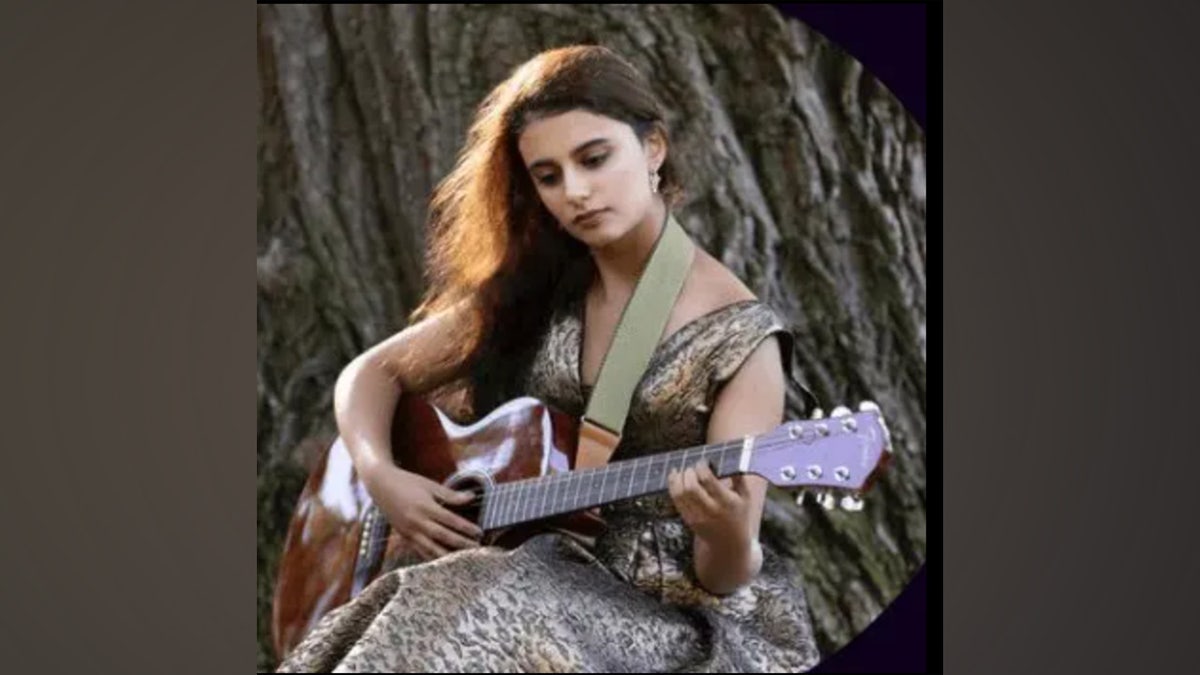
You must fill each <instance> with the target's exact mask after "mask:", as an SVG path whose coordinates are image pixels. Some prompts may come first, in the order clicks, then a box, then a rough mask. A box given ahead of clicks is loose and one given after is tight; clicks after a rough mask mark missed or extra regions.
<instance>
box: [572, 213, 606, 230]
mask: <svg viewBox="0 0 1200 675" xmlns="http://www.w3.org/2000/svg"><path fill="white" fill-rule="evenodd" d="M607 212H608V209H597V210H595V211H589V212H587V213H585V214H583V215H582V216H579V217H578V218H576V219H575V225H577V226H578V227H595V226H596V224H597V223H599V222H600V217H601V216H603V215H604V214H605V213H607Z"/></svg>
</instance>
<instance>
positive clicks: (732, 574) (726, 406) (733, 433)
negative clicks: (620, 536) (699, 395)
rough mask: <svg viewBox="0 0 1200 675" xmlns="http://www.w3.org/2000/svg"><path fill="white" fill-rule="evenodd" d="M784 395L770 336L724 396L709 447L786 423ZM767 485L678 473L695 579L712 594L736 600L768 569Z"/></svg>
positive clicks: (712, 421)
mask: <svg viewBox="0 0 1200 675" xmlns="http://www.w3.org/2000/svg"><path fill="white" fill-rule="evenodd" d="M785 387H786V385H785V382H784V376H783V360H782V357H781V355H780V349H779V340H778V339H777V338H775V337H773V336H772V337H769V338H767V339H766V340H763V342H762V343H761V344H760V345H759V346H758V348H757V349H755V351H754V353H752V354H751V355H750V356H749V357H748V358H747V359H746V361H745V362H744V363H743V364H742V366H741V367H740V368H739V369H738V372H737V374H736V375H734V377H733V378H732V379H731V380H730V381H729V382H728V383H726V384H725V386H724V388H722V390H721V392H720V393H719V395H718V397H717V400H716V402H715V404H714V406H713V412H712V415H711V417H710V418H709V425H708V442H709V443H721V442H724V441H731V440H735V439H740V438H743V437H744V436H747V435H758V434H762V433H766V432H769V431H771V430H773V429H775V428H776V427H777V426H779V425H780V424H782V423H783V415H784V407H785V403H786V398H785V396H786V394H785ZM767 485H768V483H767V480H766V479H764V478H762V477H760V476H755V475H744V476H738V477H735V478H732V479H729V478H726V479H722V480H718V479H717V478H716V477H715V476H714V475H713V473H712V471H711V470H709V469H708V466H707V465H706V464H703V463H700V464H697V465H696V466H695V467H689V468H688V469H687V470H686V471H684V472H680V473H673V475H672V478H671V486H672V487H671V492H672V497H674V498H675V501H676V504H677V506H680V507H681V508H680V514H681V516H683V518H684V521H685V522H686V523H687V524H688V526H689V527H690V528H691V529H692V532H693V534H694V535H695V536H694V537H693V541H694V543H693V557H694V559H695V571H696V577H697V578H698V579H699V581H700V583H701V585H703V586H704V588H705V589H707V590H708V591H709V592H711V593H714V594H717V595H724V594H727V593H732V592H733V591H735V590H737V589H738V588H739V587H741V586H743V585H745V584H747V583H749V582H750V580H751V579H753V578H754V576H755V575H756V574H758V572H759V569H760V568H761V566H762V550H761V548H759V545H758V535H759V528H760V525H761V523H762V512H763V502H764V500H765V499H766V493H767ZM677 495H678V496H677Z"/></svg>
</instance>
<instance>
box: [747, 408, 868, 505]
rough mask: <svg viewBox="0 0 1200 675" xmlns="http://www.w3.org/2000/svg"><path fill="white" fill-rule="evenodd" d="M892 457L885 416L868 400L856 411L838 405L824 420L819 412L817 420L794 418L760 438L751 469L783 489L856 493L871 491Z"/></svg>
mask: <svg viewBox="0 0 1200 675" xmlns="http://www.w3.org/2000/svg"><path fill="white" fill-rule="evenodd" d="M890 455H891V439H890V436H889V434H888V430H887V425H886V423H885V422H884V420H883V415H882V414H881V413H880V411H879V406H877V405H875V404H874V403H871V402H870V401H866V402H864V403H862V405H860V406H859V412H856V413H852V412H850V410H849V409H848V408H844V407H838V408H837V409H835V410H834V411H833V413H832V414H831V416H830V417H829V418H828V419H824V418H822V417H821V416H820V412H819V411H818V414H817V415H816V416H814V418H813V419H809V420H792V421H789V422H787V423H785V424H782V425H780V426H779V427H777V428H776V429H775V430H774V431H772V432H770V433H766V434H763V435H761V436H759V437H757V438H756V439H755V441H754V448H753V451H752V453H751V456H750V462H749V467H748V468H749V471H750V472H751V473H756V474H758V475H760V476H762V477H763V478H766V479H767V480H768V481H770V482H771V483H772V484H774V485H776V486H778V487H781V488H797V487H800V488H817V489H825V490H844V491H848V492H852V493H855V494H857V493H859V492H862V491H863V490H865V489H866V488H867V487H869V485H870V483H871V481H872V480H873V479H874V477H875V475H876V473H877V472H878V471H879V470H880V469H881V468H883V466H884V465H885V464H886V463H887V461H888V458H889V456H890ZM826 499H830V500H831V499H832V498H831V496H829V495H827V496H826ZM822 503H823V505H824V502H822ZM826 506H827V507H828V506H829V505H826ZM847 508H848V509H850V510H856V509H854V508H852V507H847Z"/></svg>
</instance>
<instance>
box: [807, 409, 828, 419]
mask: <svg viewBox="0 0 1200 675" xmlns="http://www.w3.org/2000/svg"><path fill="white" fill-rule="evenodd" d="M809 419H810V420H823V419H825V411H824V410H821V409H820V408H815V409H814V410H813V414H812V415H809Z"/></svg>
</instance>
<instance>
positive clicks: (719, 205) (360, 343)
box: [257, 5, 926, 670]
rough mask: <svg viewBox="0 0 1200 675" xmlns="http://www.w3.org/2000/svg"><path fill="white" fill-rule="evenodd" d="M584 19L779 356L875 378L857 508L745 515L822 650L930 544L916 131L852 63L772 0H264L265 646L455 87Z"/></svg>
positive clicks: (399, 324)
mask: <svg viewBox="0 0 1200 675" xmlns="http://www.w3.org/2000/svg"><path fill="white" fill-rule="evenodd" d="M578 42H592V43H600V44H605V45H607V46H610V47H612V48H614V49H616V50H617V51H618V52H620V53H621V54H623V55H625V56H626V57H627V58H628V59H630V61H631V62H632V63H633V64H634V65H635V66H637V67H638V68H639V69H640V70H642V71H643V72H645V73H646V74H647V75H648V76H649V77H650V79H651V81H652V82H653V83H654V84H655V86H656V88H657V91H658V94H659V96H660V97H661V99H662V100H663V102H664V103H665V105H666V107H667V109H668V111H669V118H668V123H669V125H670V127H671V132H672V137H673V141H674V145H673V151H674V152H676V153H677V156H679V157H680V158H681V160H682V166H684V167H687V171H686V173H685V175H684V181H685V183H686V186H685V187H686V189H687V197H686V199H685V201H684V203H683V204H682V205H681V207H680V208H679V209H678V210H677V215H678V217H679V220H680V222H681V224H683V226H684V227H685V228H686V229H687V230H688V231H689V233H690V234H691V235H692V236H693V238H694V239H695V240H696V241H697V243H699V244H700V245H701V246H703V247H704V248H705V249H706V250H708V251H709V252H711V253H712V254H713V255H715V256H716V257H718V258H719V259H721V260H722V261H723V262H724V263H725V264H726V265H728V266H729V267H730V269H732V270H733V271H734V273H736V274H737V275H738V276H739V277H740V278H741V279H742V280H743V281H745V282H746V284H747V285H748V286H749V287H750V288H752V289H753V290H754V291H755V292H756V293H757V294H758V295H759V297H760V298H761V299H762V300H763V301H765V302H767V303H769V304H770V305H771V306H773V307H774V308H775V309H777V310H778V311H779V312H781V313H782V314H783V315H784V316H785V317H787V319H789V320H790V321H791V322H792V327H793V328H794V331H795V334H796V338H797V340H796V347H797V349H796V360H795V363H794V370H795V372H796V376H797V379H798V380H800V381H801V382H803V383H804V384H805V385H807V386H808V387H809V388H810V389H811V390H812V391H813V392H814V393H815V394H816V395H817V397H818V398H819V399H820V401H821V403H822V404H823V407H824V408H825V410H826V412H827V413H828V412H829V410H830V408H832V407H833V406H835V405H838V404H846V405H848V406H850V407H852V408H853V407H855V406H856V405H857V403H858V402H859V401H861V400H863V399H870V400H873V401H875V402H877V403H878V404H879V405H880V406H881V407H882V409H883V412H884V414H885V416H886V418H887V420H888V423H889V427H890V428H891V430H892V436H893V443H894V449H895V452H896V455H895V458H894V459H895V461H893V462H892V464H891V465H890V466H889V468H888V471H887V473H886V475H885V477H884V479H883V480H882V481H881V482H880V483H879V484H877V485H876V486H875V488H874V490H873V492H872V493H870V494H869V495H868V499H867V508H866V509H864V510H863V511H862V512H858V513H842V512H837V511H834V512H825V511H824V510H823V509H821V508H820V507H817V506H815V505H811V504H806V505H805V506H803V507H797V506H796V505H795V503H794V502H793V500H792V499H791V498H790V497H789V496H788V495H787V494H784V493H778V494H776V493H775V491H772V493H771V497H772V498H771V499H770V500H769V501H768V505H767V510H766V513H765V517H764V525H763V531H764V537H765V538H768V539H769V540H770V541H771V542H772V543H774V544H776V545H777V546H779V547H781V548H782V549H783V550H786V551H787V552H788V553H789V554H790V556H791V559H792V560H793V561H794V562H795V565H796V571H797V574H798V575H799V577H800V578H801V580H802V583H803V586H804V588H805V591H806V592H807V594H808V598H809V602H810V605H811V610H812V619H813V622H814V625H815V627H816V630H817V635H818V639H819V641H820V646H821V648H822V651H823V653H825V654H826V655H828V654H830V653H832V652H833V651H835V650H836V649H838V648H839V647H841V646H842V645H844V644H845V643H846V642H847V641H848V640H849V639H850V638H852V637H853V636H854V635H855V634H857V633H858V632H860V631H861V630H862V629H863V628H865V627H866V626H867V625H868V624H869V623H870V622H871V621H872V620H873V619H874V618H875V617H876V615H877V614H878V613H879V612H880V611H881V610H882V609H883V608H884V607H886V606H887V604H888V603H889V602H890V601H891V600H892V598H894V597H895V596H896V594H897V593H898V592H899V591H900V590H901V589H902V588H903V586H904V585H905V584H906V583H907V581H908V579H909V578H910V577H911V576H912V574H913V573H914V572H915V571H916V569H917V567H918V566H919V565H920V564H921V563H922V562H924V559H925V364H926V359H925V171H924V163H925V137H924V133H923V132H922V130H921V129H920V128H919V127H918V126H917V125H916V124H915V123H914V122H913V121H912V120H911V118H910V117H909V116H908V115H907V113H906V112H905V111H904V109H903V107H902V106H901V105H900V104H899V103H898V102H897V101H896V100H895V98H894V97H893V96H892V95H891V94H890V93H889V92H888V91H887V90H886V89H885V88H884V87H883V86H881V85H880V84H879V83H878V81H876V80H875V79H874V78H873V77H871V76H870V75H869V74H868V73H865V72H864V71H863V69H862V67H861V65H860V64H859V63H858V62H857V61H855V60H853V59H852V58H850V57H848V56H847V55H846V54H845V53H843V52H841V51H840V50H839V49H837V48H835V47H833V46H832V45H831V44H830V43H829V42H828V41H826V40H825V39H824V38H822V37H821V36H820V35H818V34H816V33H815V32H813V31H811V30H809V29H807V28H806V27H805V26H804V25H802V24H800V23H799V22H797V21H795V20H792V19H787V18H785V17H783V16H782V15H780V14H779V13H778V11H777V10H775V9H774V8H773V7H771V6H769V5H758V6H750V5H746V6H709V5H672V6H608V5H571V6H566V5H521V6H500V5H488V6H452V5H432V6H431V5H394V6H377V5H372V6H350V5H335V6H320V5H294V6H263V5H260V6H259V8H258V64H259V83H260V92H259V96H260V98H259V122H258V129H259V133H258V169H259V171H258V175H259V200H258V251H257V258H258V259H257V278H258V283H257V287H258V288H257V295H258V317H257V323H258V453H257V454H258V462H257V465H258V644H259V653H258V667H259V669H260V670H262V669H268V668H273V667H274V665H275V659H274V656H273V655H272V654H271V651H270V647H269V635H268V632H269V617H270V595H271V590H272V584H273V582H274V573H275V566H276V563H277V560H278V556H279V553H280V548H281V545H282V539H283V535H284V533H285V530H286V526H287V522H288V519H289V518H290V516H291V509H292V506H293V504H294V501H295V498H296V496H297V495H298V494H299V491H300V488H301V484H302V481H303V479H304V477H305V475H306V471H307V467H306V464H305V463H306V461H308V460H309V459H310V458H311V457H312V455H313V454H314V453H315V452H316V451H318V450H319V449H320V448H321V447H322V444H324V443H326V442H328V440H329V439H331V438H332V437H333V435H334V434H335V433H336V429H335V425H334V420H333V409H332V389H333V384H334V382H335V380H336V377H337V375H338V372H339V371H340V369H341V368H342V367H343V366H344V365H345V364H346V363H347V362H349V360H350V359H351V358H353V357H354V356H355V355H357V354H359V353H361V351H363V350H364V349H365V348H366V347H368V346H370V345H372V344H374V343H376V342H378V341H379V340H382V339H383V338H385V337H386V336H388V335H390V334H392V333H393V332H395V331H397V330H399V329H401V328H403V327H404V325H405V317H406V316H407V315H408V312H410V311H411V310H412V309H413V308H414V307H415V306H416V303H417V302H418V299H419V298H420V296H421V292H422V290H423V288H424V286H423V284H424V281H423V278H422V272H423V260H422V256H423V244H424V231H423V226H424V222H425V215H426V211H425V209H426V206H427V203H428V198H429V196H430V194H431V192H432V189H433V187H434V185H435V183H436V182H437V181H438V180H439V179H440V178H441V177H442V176H444V175H445V174H446V173H447V172H448V171H449V169H450V167H451V165H452V163H453V161H454V158H455V156H456V154H457V152H458V150H459V149H460V146H461V144H462V143H463V141H464V139H465V132H466V128H467V125H468V123H469V121H470V116H471V113H472V112H473V110H474V109H475V106H476V105H477V104H478V103H479V101H480V100H481V99H482V98H483V96H484V95H485V94H486V92H487V91H489V90H490V89H491V88H492V87H493V86H494V85H495V84H496V83H498V82H499V81H500V80H502V79H503V78H504V77H505V76H507V75H508V74H509V72H510V70H511V69H512V68H513V67H514V66H515V65H517V64H518V63H520V62H522V61H524V60H526V59H528V58H529V57H531V56H532V55H534V54H535V53H537V52H539V51H541V50H543V49H548V48H551V47H556V46H562V45H566V44H571V43H578ZM788 401H789V415H792V416H797V415H798V414H799V411H800V410H801V399H800V398H799V396H798V393H797V392H790V393H789V399H788Z"/></svg>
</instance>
